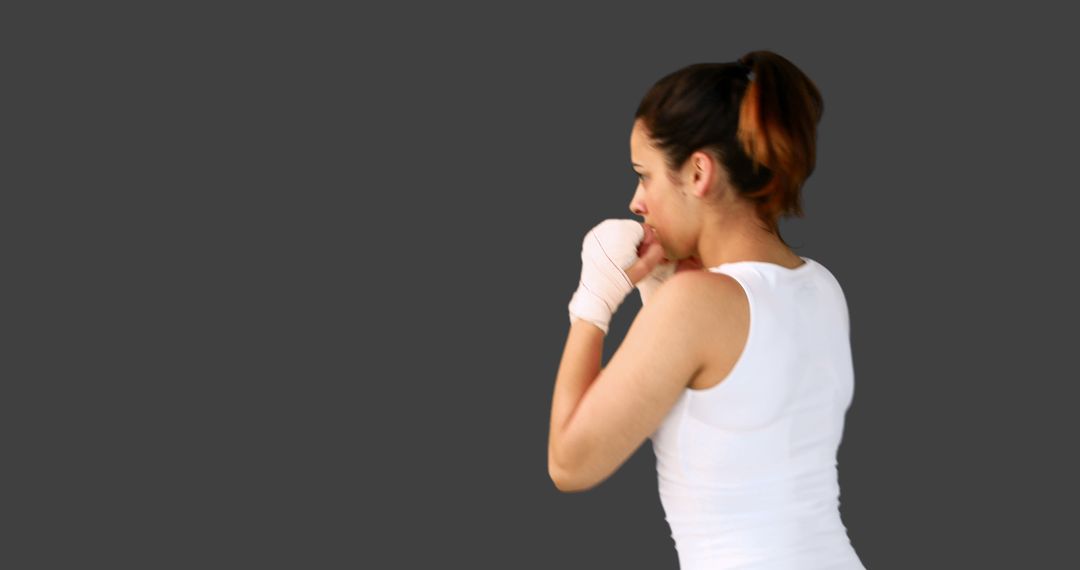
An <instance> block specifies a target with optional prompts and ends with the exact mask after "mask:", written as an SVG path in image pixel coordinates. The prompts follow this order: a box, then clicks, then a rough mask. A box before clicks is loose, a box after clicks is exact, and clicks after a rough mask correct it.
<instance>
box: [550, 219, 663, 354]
mask: <svg viewBox="0 0 1080 570" xmlns="http://www.w3.org/2000/svg"><path fill="white" fill-rule="evenodd" d="M644 238H645V228H643V227H642V225H641V223H640V222H637V221H634V220H620V219H609V220H604V221H602V222H600V223H599V224H597V225H596V227H594V228H593V229H591V230H589V233H587V234H585V239H584V240H583V241H582V243H581V281H580V282H578V288H577V291H575V292H574V295H573V297H571V299H570V304H569V306H568V309H569V313H570V321H571V322H573V321H574V319H575V318H577V319H581V320H584V321H588V322H590V323H593V324H594V325H596V326H597V327H599V328H600V330H602V331H604V334H605V335H606V334H607V332H608V325H609V324H610V322H611V316H612V315H613V314H615V310H616V309H618V308H619V305H621V304H622V302H623V300H625V299H626V296H627V295H628V294H630V292H631V291H633V290H634V284H633V283H632V282H631V281H630V278H629V277H628V276H627V275H626V271H625V270H626V269H628V268H629V267H630V266H631V265H633V264H634V262H635V261H637V258H638V257H637V248H638V244H640V243H641V240H643V239H644Z"/></svg>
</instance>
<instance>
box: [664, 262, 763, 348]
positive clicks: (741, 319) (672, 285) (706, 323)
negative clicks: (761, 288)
mask: <svg viewBox="0 0 1080 570" xmlns="http://www.w3.org/2000/svg"><path fill="white" fill-rule="evenodd" d="M655 299H656V301H657V303H656V304H658V305H660V306H659V307H657V308H658V309H662V310H664V311H667V312H670V313H672V314H671V315H670V318H669V319H667V322H669V323H673V324H674V326H679V327H680V328H684V329H686V330H687V332H690V333H691V334H690V335H689V338H692V339H694V344H695V347H694V349H695V350H694V351H693V352H694V353H695V354H697V355H698V356H699V358H701V359H702V361H703V363H704V364H705V365H706V367H709V366H710V363H711V362H712V361H715V360H717V356H718V354H719V356H720V359H721V360H723V353H726V352H730V351H727V350H718V348H724V347H726V346H728V345H731V344H732V343H738V341H739V340H740V339H739V337H740V333H741V337H742V341H743V342H745V338H746V334H745V333H746V331H747V330H748V328H749V323H750V303H749V301H748V300H747V298H746V292H745V291H743V288H742V285H740V284H739V282H738V281H736V280H735V278H734V277H732V276H730V275H727V274H724V273H714V272H712V271H708V270H703V271H680V272H679V273H676V274H674V275H672V276H671V278H669V279H668V280H667V281H666V282H665V283H664V286H663V287H661V288H660V289H659V290H657V294H656V297H655ZM736 348H737V350H736V351H735V352H736V355H737V354H738V352H741V350H742V345H741V344H740V345H739V346H738V347H736Z"/></svg>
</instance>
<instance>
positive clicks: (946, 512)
mask: <svg viewBox="0 0 1080 570" xmlns="http://www.w3.org/2000/svg"><path fill="white" fill-rule="evenodd" d="M11 12H12V13H10V14H8V17H6V18H4V22H5V23H4V26H5V27H6V28H9V29H8V32H9V33H8V34H7V35H6V37H8V38H9V40H8V43H9V45H10V48H9V49H6V50H5V52H6V53H5V59H7V60H8V61H9V65H8V67H7V68H8V70H9V73H8V77H7V81H5V88H6V90H7V96H6V99H7V104H6V105H5V110H4V115H5V123H6V124H7V125H8V128H6V129H5V136H4V139H5V146H6V147H7V150H8V152H7V160H5V171H6V172H5V174H6V176H5V180H6V183H5V184H4V188H5V194H6V195H7V200H8V206H9V207H7V208H4V210H5V211H4V214H5V218H6V220H7V222H8V223H6V224H5V229H6V230H7V231H6V232H5V235H6V236H7V239H5V240H4V241H5V246H6V247H5V251H6V252H7V255H6V257H7V259H8V261H9V265H8V271H7V272H6V277H7V279H6V281H7V282H8V287H9V288H8V289H7V290H8V292H9V294H8V295H7V298H8V302H7V303H5V305H6V307H7V309H8V310H7V311H5V312H6V313H8V314H9V318H8V319H5V321H6V323H5V324H6V325H7V326H6V327H5V328H6V329H7V332H8V337H9V343H8V344H7V350H6V351H5V358H4V360H5V361H6V364H7V365H8V366H5V369H6V371H7V373H6V374H5V375H4V378H5V380H6V382H5V384H6V385H7V387H8V388H9V391H8V395H7V396H6V397H4V398H3V399H4V400H5V404H6V406H5V407H6V408H8V409H9V413H6V414H4V416H5V420H6V421H5V423H4V425H5V426H6V427H5V429H4V430H3V434H4V435H3V437H4V440H5V442H6V443H5V449H6V450H7V452H8V453H7V454H6V459H7V460H6V461H5V468H4V472H5V480H6V481H7V484H6V485H4V488H5V500H4V504H5V507H4V508H3V509H2V511H3V513H4V515H3V517H4V519H5V523H6V526H7V531H6V532H5V540H4V542H5V543H6V544H5V546H4V548H2V549H0V552H2V553H3V554H2V555H0V556H3V557H4V558H8V557H11V560H10V562H7V561H5V562H4V564H3V566H5V567H12V568H16V567H17V568H37V567H40V568H45V567H51V568H55V567H74V566H76V565H78V566H89V565H94V566H109V567H116V568H119V567H131V568H173V567H175V568H192V567H200V568H210V567H214V568H242V567H260V568H269V567H282V568H301V567H302V568H433V567H445V566H449V565H457V564H459V563H460V564H463V565H465V566H467V567H470V568H492V569H504V568H582V569H585V568H675V567H676V564H677V559H676V554H675V551H674V546H673V544H672V542H671V539H670V536H669V533H670V530H669V528H668V527H667V524H666V522H665V521H664V520H663V513H662V510H661V508H660V504H659V500H658V496H657V492H656V478H655V477H656V475H655V472H654V457H653V455H652V450H651V447H650V446H649V445H648V444H647V445H646V446H644V447H642V448H641V449H640V450H638V452H637V453H636V454H635V455H634V456H633V457H631V459H630V460H629V461H628V462H627V463H626V464H625V465H624V466H623V467H622V468H621V469H620V470H619V471H618V472H617V473H616V474H615V475H614V476H613V477H611V478H610V479H609V480H608V481H606V482H605V483H603V484H602V485H601V486H600V487H598V488H596V489H594V490H592V491H589V492H587V493H584V494H572V495H564V494H561V493H559V492H558V491H557V490H556V489H555V488H554V487H553V485H552V484H551V482H550V480H549V479H548V476H547V470H546V447H545V446H546V438H547V428H548V414H549V411H550V408H549V406H550V398H551V390H552V387H553V382H554V378H555V372H556V367H557V365H558V359H559V357H560V354H561V349H562V347H563V343H564V341H565V335H566V332H567V328H568V321H567V314H566V303H567V302H568V301H569V298H570V295H571V293H572V292H573V290H574V288H575V287H576V285H577V280H578V274H579V270H580V258H579V253H580V242H581V238H582V236H583V235H584V233H585V232H586V231H587V230H588V229H589V228H590V227H591V226H592V225H594V224H595V223H596V222H598V221H599V220H601V219H604V218H607V217H630V215H629V212H628V210H627V205H628V202H629V200H630V198H631V195H632V193H633V189H634V185H635V181H634V178H633V175H632V174H631V172H630V169H629V166H628V163H629V133H630V126H631V119H632V114H633V112H634V110H635V108H636V105H637V103H638V101H639V99H640V97H641V96H642V95H643V94H644V93H645V91H646V90H647V89H648V87H649V86H650V85H651V84H652V82H654V81H655V80H656V79H658V78H659V77H661V76H662V75H663V74H666V73H668V72H670V71H673V70H674V69H677V68H679V67H682V66H684V65H687V64H690V63H695V62H701V61H731V60H733V59H735V58H737V57H739V56H741V55H742V54H744V53H745V52H747V51H751V50H755V49H770V50H773V51H776V52H778V53H780V54H782V55H784V56H786V57H788V58H789V59H791V60H792V61H793V62H794V63H796V65H798V66H800V67H801V68H802V69H803V70H804V71H805V72H806V73H807V74H808V75H809V76H810V77H811V78H812V79H813V80H814V81H815V82H816V83H817V85H818V87H819V88H820V90H821V92H822V94H823V96H824V100H825V114H824V117H823V120H822V122H821V124H820V131H819V139H818V140H819V146H818V162H817V169H816V171H815V172H814V174H813V176H812V177H811V179H810V180H809V181H808V183H807V184H806V186H805V189H804V198H805V210H806V214H807V215H806V217H805V218H804V219H798V220H792V221H786V222H784V225H783V232H784V236H785V238H786V239H787V240H788V242H789V243H791V244H792V245H794V246H797V247H796V251H797V252H798V253H799V254H801V255H805V256H809V257H812V258H814V259H816V260H818V261H820V262H821V263H823V264H825V265H826V266H827V267H829V268H830V270H832V271H833V273H834V274H835V275H836V276H837V277H838V278H839V280H840V282H841V284H842V285H843V287H844V289H845V292H846V294H847V298H848V302H849V306H850V311H851V323H852V344H853V349H854V364H855V374H856V388H855V398H854V403H853V406H852V408H851V410H850V412H849V414H848V416H847V427H846V432H845V436H844V441H843V444H842V447H841V450H840V458H839V459H840V462H839V467H840V478H841V491H842V495H841V509H842V515H843V519H844V522H845V524H846V525H847V527H848V530H849V534H850V536H851V538H852V542H853V544H854V546H855V548H856V550H857V551H858V552H859V554H860V555H861V556H862V558H863V560H864V562H865V563H866V564H867V566H868V567H870V568H874V569H875V570H881V569H887V568H957V567H986V568H1017V567H1025V568H1041V567H1047V566H1048V565H1049V564H1048V563H1049V561H1050V560H1053V559H1055V557H1060V556H1063V555H1065V548H1066V546H1067V544H1064V541H1065V540H1066V539H1067V538H1068V537H1070V534H1067V531H1069V530H1072V529H1074V528H1075V525H1074V524H1073V523H1072V522H1071V521H1072V518H1071V514H1072V513H1074V512H1075V511H1073V510H1067V509H1069V508H1072V507H1075V500H1074V494H1073V493H1072V491H1071V490H1069V489H1067V488H1066V487H1065V484H1066V482H1068V481H1072V480H1074V478H1075V472H1070V471H1069V469H1068V468H1067V466H1066V464H1065V461H1066V460H1067V459H1069V458H1070V457H1071V456H1072V455H1073V452H1072V451H1071V450H1072V448H1073V447H1074V445H1072V441H1071V438H1069V439H1068V440H1067V439H1065V438H1066V436H1067V435H1069V434H1073V433H1075V427H1073V426H1072V424H1071V422H1070V420H1069V418H1070V415H1069V412H1070V411H1071V410H1070V408H1071V407H1072V402H1073V400H1072V399H1071V398H1069V397H1068V395H1070V394H1071V393H1072V392H1073V386H1072V384H1073V382H1072V380H1073V379H1074V378H1075V376H1076V374H1075V371H1073V369H1072V360H1073V359H1072V352H1073V351H1072V346H1071V345H1072V344H1073V343H1072V342H1070V341H1072V340H1075V338H1076V335H1075V332H1074V331H1073V330H1072V327H1071V323H1072V322H1073V321H1072V320H1069V317H1070V316H1074V315H1075V303H1074V301H1073V296H1072V294H1071V293H1072V291H1073V289H1074V288H1075V280H1074V279H1072V278H1071V277H1069V276H1071V275H1072V272H1071V271H1069V270H1070V269H1072V264H1073V263H1074V258H1073V255H1072V254H1073V249H1074V248H1073V247H1072V246H1073V244H1074V243H1075V240H1074V239H1073V238H1071V236H1070V235H1069V234H1068V228H1069V227H1070V225H1069V223H1068V222H1069V220H1068V217H1069V216H1070V215H1072V214H1073V213H1074V212H1075V204H1076V198H1075V182H1074V179H1073V178H1074V174H1073V169H1072V168H1071V166H1072V165H1073V164H1074V162H1075V160H1074V157H1073V154H1074V151H1075V149H1076V144H1075V132H1076V131H1075V129H1076V126H1077V125H1076V123H1077V121H1076V117H1077V113H1076V110H1075V106H1074V105H1075V101H1076V100H1077V89H1076V80H1075V74H1074V73H1073V68H1074V65H1073V62H1072V61H1071V58H1070V57H1069V55H1070V54H1072V53H1075V52H1076V45H1075V40H1073V39H1070V38H1072V37H1073V35H1072V31H1073V30H1072V29H1071V27H1068V26H1066V21H1068V20H1067V18H1065V17H1064V14H1058V13H1052V12H1050V11H1049V10H1047V9H1045V8H1041V7H1034V6H1033V5H1031V4H1025V7H1024V9H1023V10H1019V9H1008V10H1002V9H996V11H995V9H991V8H987V7H985V6H982V7H980V8H978V10H976V11H971V10H961V9H950V8H946V7H941V6H939V7H936V8H934V9H933V10H920V9H916V8H913V7H911V5H910V4H905V5H904V6H903V7H887V8H883V7H874V8H869V7H861V6H860V5H858V4H855V3H851V4H850V5H840V4H829V5H827V6H813V7H811V6H800V5H799V4H797V3H792V5H791V6H784V7H782V6H777V5H772V4H770V5H767V6H766V5H760V4H754V5H753V6H752V7H747V6H734V5H721V4H719V3H712V4H703V5H697V6H689V5H688V6H676V5H663V6H661V5H659V4H651V5H639V6H631V5H625V4H624V5H621V6H619V7H607V8H602V9H601V8H588V7H582V6H578V7H576V8H572V9H571V8H567V9H554V8H552V7H550V6H545V7H542V8H541V7H539V6H538V7H531V8H530V7H513V8H511V7H508V6H502V7H498V6H489V7H480V6H463V5H453V6H449V5H448V6H443V7H422V6H414V5H401V6H398V7H396V8H394V9H393V10H374V11H372V10H370V9H365V10H361V9H358V8H350V7H342V6H336V7H323V8H316V7H313V6H305V7H303V8H296V7H294V8H287V7H282V6H274V7H270V6H267V5H252V6H248V7H243V8H228V9H226V8H223V7H221V6H220V5H219V6H218V7H217V8H215V9H212V10H210V9H207V10H194V9H191V8H174V9H169V10H164V9H160V8H158V9H154V10H149V9H147V8H145V7H135V6H131V7H125V8H120V7H110V8H103V7H100V6H96V7H92V8H90V7H83V8H80V9H68V10H63V9H60V8H50V9H49V11H48V12H42V13H33V14H31V13H29V12H26V13H23V12H17V11H16V10H11ZM1066 246H1068V248H1066ZM638 307H639V302H638V298H637V295H636V294H634V295H632V296H631V297H630V298H629V299H628V300H627V302H626V303H625V304H624V305H623V307H622V308H621V309H620V311H619V312H618V313H617V314H616V316H615V319H614V322H613V327H612V333H611V334H610V335H609V337H608V340H607V344H606V347H605V359H606V358H607V357H609V356H610V355H611V354H612V353H613V351H614V349H615V348H616V347H617V346H618V342H619V341H620V340H621V338H622V336H623V334H624V332H625V330H626V328H627V326H628V325H629V322H630V321H631V319H632V318H633V315H634V314H635V312H636V310H637V309H638ZM1067 422H1070V423H1067ZM1063 513H1067V514H1069V516H1070V518H1068V519H1065V521H1066V522H1059V521H1060V520H1061V519H1060V517H1059V515H1061V514H1063ZM1070 525H1071V526H1070Z"/></svg>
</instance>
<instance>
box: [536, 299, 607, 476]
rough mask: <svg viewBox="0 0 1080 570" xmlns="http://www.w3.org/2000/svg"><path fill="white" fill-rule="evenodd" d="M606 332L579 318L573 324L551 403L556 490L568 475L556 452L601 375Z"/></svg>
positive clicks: (550, 465)
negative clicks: (571, 419)
mask: <svg viewBox="0 0 1080 570" xmlns="http://www.w3.org/2000/svg"><path fill="white" fill-rule="evenodd" d="M603 348H604V332H603V331H601V330H600V329H599V328H597V327H596V325H593V324H592V323H588V322H586V321H582V320H579V319H575V320H574V321H573V322H572V323H571V324H570V332H569V334H568V335H567V337H566V345H565V347H564V348H563V355H562V361H561V362H559V371H558V373H557V375H556V377H555V394H554V396H553V397H552V400H551V427H550V431H549V432H548V474H549V475H550V476H551V480H552V481H553V482H554V483H555V486H556V487H559V488H560V489H563V481H565V480H566V479H567V477H566V475H567V473H566V472H565V470H564V469H563V468H562V466H561V465H560V464H559V462H558V460H557V459H558V458H559V457H562V455H561V454H559V453H556V450H557V447H558V443H559V442H560V441H561V439H560V437H561V435H562V433H563V428H564V427H565V426H566V425H567V424H568V423H569V421H570V418H571V417H572V416H573V414H574V410H575V409H577V405H578V403H580V402H581V399H582V397H583V396H584V395H585V392H586V391H587V390H588V389H589V386H590V385H591V384H592V382H593V380H596V377H597V376H599V375H600V361H601V357H602V356H603Z"/></svg>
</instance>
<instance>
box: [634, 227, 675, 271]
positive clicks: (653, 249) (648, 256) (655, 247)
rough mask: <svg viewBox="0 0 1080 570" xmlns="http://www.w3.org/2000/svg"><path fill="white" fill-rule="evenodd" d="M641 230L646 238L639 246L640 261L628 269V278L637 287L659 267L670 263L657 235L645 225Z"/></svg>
mask: <svg viewBox="0 0 1080 570" xmlns="http://www.w3.org/2000/svg"><path fill="white" fill-rule="evenodd" d="M641 229H642V231H643V232H645V238H644V239H642V240H641V243H640V244H638V248H637V256H638V259H637V261H635V262H634V264H633V265H631V266H630V267H629V268H627V269H626V276H627V277H629V278H630V282H631V283H633V284H635V285H637V284H638V283H639V282H640V281H641V280H642V279H645V277H647V276H648V275H649V274H650V273H652V272H653V270H654V269H656V267H657V266H658V265H660V264H661V263H668V260H667V258H666V257H664V248H663V246H661V245H660V242H659V241H657V239H656V233H655V232H653V231H652V230H651V229H649V227H648V226H646V225H645V224H641Z"/></svg>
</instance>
